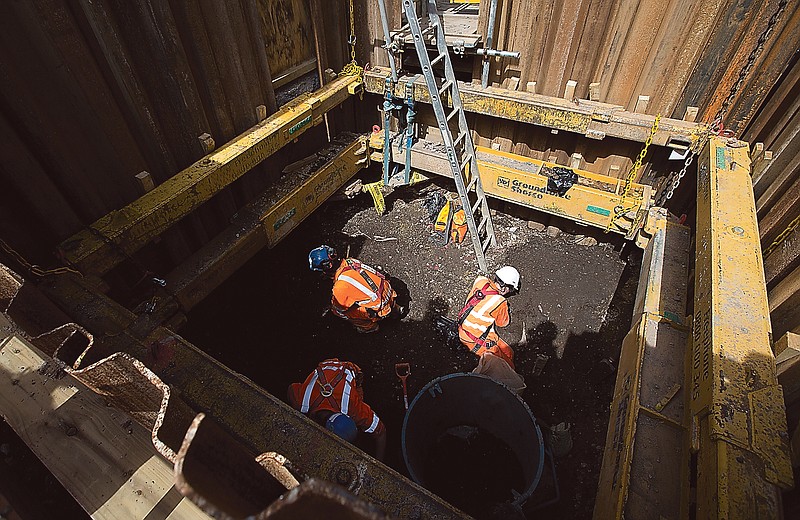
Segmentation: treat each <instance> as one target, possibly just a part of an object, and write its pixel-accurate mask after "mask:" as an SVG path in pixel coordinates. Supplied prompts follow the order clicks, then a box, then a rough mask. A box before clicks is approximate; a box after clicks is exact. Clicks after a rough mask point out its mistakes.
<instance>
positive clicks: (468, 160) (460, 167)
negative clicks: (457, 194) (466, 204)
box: [458, 154, 472, 191]
mask: <svg viewBox="0 0 800 520" xmlns="http://www.w3.org/2000/svg"><path fill="white" fill-rule="evenodd" d="M471 160H472V155H470V154H467V156H466V158H464V162H463V163H461V166H459V168H458V171H462V172H463V171H464V166H466V165H468V164H469V162H470V161H471ZM467 191H469V188H467Z"/></svg>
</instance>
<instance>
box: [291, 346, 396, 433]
mask: <svg viewBox="0 0 800 520" xmlns="http://www.w3.org/2000/svg"><path fill="white" fill-rule="evenodd" d="M360 381H361V369H360V368H359V367H358V365H356V364H355V363H350V362H347V361H339V360H338V359H328V360H325V361H323V362H322V363H320V364H319V365H318V366H317V369H316V370H314V371H313V372H311V374H309V376H308V377H307V378H306V380H305V382H303V383H293V384H292V385H290V386H289V391H288V397H289V404H291V405H292V407H293V408H295V409H296V410H299V411H300V412H302V413H304V414H306V415H310V416H313V415H314V414H316V413H317V412H319V411H322V410H328V411H331V412H333V413H336V412H342V413H343V414H345V415H348V416H350V418H351V419H353V421H355V423H356V426H358V428H359V429H360V430H361V431H363V432H364V433H378V434H379V433H381V432H382V431H383V430H384V426H383V423H382V422H381V420H380V419H379V418H378V415H377V414H376V413H375V412H374V411H372V408H370V407H369V405H368V404H367V403H365V402H364V390H363V389H362V388H361V384H360Z"/></svg>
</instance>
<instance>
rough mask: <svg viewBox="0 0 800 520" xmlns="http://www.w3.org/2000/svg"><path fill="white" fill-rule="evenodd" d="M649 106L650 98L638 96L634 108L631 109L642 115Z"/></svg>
mask: <svg viewBox="0 0 800 520" xmlns="http://www.w3.org/2000/svg"><path fill="white" fill-rule="evenodd" d="M649 104H650V96H639V98H638V99H637V100H636V107H635V108H634V109H633V111H634V112H637V113H639V114H644V113H645V112H647V105H649Z"/></svg>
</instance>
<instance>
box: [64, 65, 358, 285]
mask: <svg viewBox="0 0 800 520" xmlns="http://www.w3.org/2000/svg"><path fill="white" fill-rule="evenodd" d="M359 82H360V80H359V79H358V78H357V77H353V76H342V77H339V78H337V79H335V80H333V81H332V82H330V83H328V84H327V85H325V86H324V87H322V88H321V89H319V90H317V91H316V92H313V93H308V94H303V95H301V96H299V97H298V98H296V99H294V100H293V101H291V102H290V103H288V104H287V105H284V106H283V107H282V108H281V110H279V111H278V112H276V113H275V114H273V115H272V116H270V117H269V118H267V119H265V120H264V121H262V122H261V123H259V124H257V125H256V126H254V127H253V128H251V129H250V130H248V131H247V132H245V133H243V134H241V135H240V136H238V137H237V138H235V139H234V140H233V141H231V142H229V143H228V144H226V145H225V146H223V147H221V148H219V149H218V150H216V151H214V152H213V153H211V154H209V155H206V156H205V157H203V158H202V159H200V160H199V161H197V162H196V163H194V164H193V165H191V166H189V167H188V168H186V169H185V170H183V171H181V172H179V173H177V174H176V175H175V176H173V177H172V178H170V179H169V180H167V181H165V182H164V183H162V184H160V185H159V186H156V187H155V188H154V189H153V190H152V191H150V192H148V193H147V194H145V195H143V196H142V197H141V198H139V199H138V200H136V201H134V202H132V203H131V204H128V205H127V206H125V207H124V208H122V209H120V210H117V211H112V212H111V213H109V214H108V215H106V216H104V217H102V218H100V219H99V220H98V221H96V222H95V223H94V224H92V225H91V226H90V227H89V229H85V230H83V231H81V232H79V233H77V234H76V235H74V236H72V237H71V238H69V239H67V240H65V241H64V242H63V243H62V244H61V246H60V249H61V251H62V253H63V255H64V258H65V259H66V260H67V261H69V262H70V263H72V264H73V265H75V266H77V267H78V269H80V270H81V271H82V272H84V273H87V274H88V273H91V274H97V275H102V274H104V273H107V272H108V271H109V270H110V269H112V268H113V267H114V266H116V265H117V264H119V263H120V262H122V261H124V260H125V259H126V256H127V255H131V254H133V253H134V252H136V251H138V250H139V249H140V248H142V247H143V246H144V245H145V244H146V243H147V242H149V241H150V240H151V239H153V238H154V237H156V236H158V235H159V234H161V233H163V232H164V231H165V230H166V229H168V228H169V227H170V226H172V225H173V224H175V223H176V222H178V221H179V220H181V219H182V218H184V217H185V216H186V215H188V214H189V213H191V212H192V211H194V210H195V209H196V208H197V207H198V206H200V205H201V204H203V203H204V202H206V201H207V200H209V199H210V198H211V197H213V196H214V195H215V194H216V193H218V192H219V191H220V190H222V189H223V188H225V187H226V186H228V185H229V184H231V183H232V182H233V181H235V180H236V179H238V178H239V177H241V176H242V175H244V174H245V173H246V172H248V171H249V170H251V169H252V168H254V167H255V166H256V165H257V164H258V163H260V162H261V161H263V160H264V159H266V158H267V157H269V156H270V155H272V154H273V153H275V152H276V151H278V150H279V149H280V148H282V147H283V146H285V145H286V144H287V143H289V142H291V141H293V140H294V139H297V137H299V136H300V135H302V134H303V132H305V131H306V130H308V129H309V128H311V127H312V126H315V125H317V124H319V123H320V122H322V116H323V115H324V114H325V113H326V112H328V111H330V110H331V109H333V108H334V107H336V106H338V105H339V104H341V103H342V102H343V101H344V100H346V99H347V98H348V97H349V96H350V95H352V93H353V92H355V91H356V89H357V87H358V85H359Z"/></svg>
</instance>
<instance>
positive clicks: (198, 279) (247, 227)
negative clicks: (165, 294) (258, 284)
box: [166, 136, 369, 312]
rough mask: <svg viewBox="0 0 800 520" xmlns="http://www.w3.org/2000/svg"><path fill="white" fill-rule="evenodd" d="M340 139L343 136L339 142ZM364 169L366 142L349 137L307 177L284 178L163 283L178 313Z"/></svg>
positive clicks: (285, 233)
mask: <svg viewBox="0 0 800 520" xmlns="http://www.w3.org/2000/svg"><path fill="white" fill-rule="evenodd" d="M342 137H345V136H342ZM368 165H369V156H368V154H367V144H366V137H365V136H360V137H355V136H353V140H352V142H351V143H350V144H348V145H347V146H345V147H344V148H342V149H341V150H340V151H339V152H338V153H337V154H336V155H335V156H334V157H333V158H332V159H331V160H330V161H328V162H327V163H325V164H324V165H323V166H322V167H321V168H319V169H318V170H316V171H315V172H313V173H311V175H310V176H308V177H305V176H303V177H301V176H299V175H287V176H285V177H284V178H283V179H281V180H280V181H279V183H278V185H277V186H275V187H273V188H272V189H270V190H269V192H268V193H267V194H265V195H264V196H262V197H261V198H259V199H258V200H256V201H254V202H253V203H251V204H249V205H247V206H246V207H245V208H243V209H242V210H241V211H239V216H238V218H237V219H236V220H235V221H234V222H232V223H231V225H230V226H228V228H227V229H225V230H224V231H223V232H221V233H220V234H219V235H217V236H216V237H214V238H213V239H212V240H211V241H210V242H209V243H208V244H206V245H204V246H203V247H202V248H201V249H200V250H199V251H197V252H196V253H195V254H193V255H192V256H191V257H190V258H189V259H188V260H186V261H185V262H183V263H182V264H181V265H180V266H179V267H177V268H176V269H175V270H174V271H173V272H172V273H170V274H169V275H168V276H167V277H166V280H167V284H168V286H169V287H170V288H171V292H172V294H173V296H174V298H175V299H176V300H177V302H178V304H179V305H180V309H181V310H183V311H184V312H186V311H189V310H190V309H191V308H193V307H194V306H195V305H197V304H198V303H200V301H202V300H203V298H205V297H206V296H207V295H208V294H210V293H211V291H213V290H214V289H216V288H217V287H219V286H220V285H221V284H222V283H223V282H224V281H225V280H227V279H228V277H230V276H231V275H232V274H233V273H235V272H236V271H237V270H238V269H239V268H240V267H241V266H242V265H244V264H245V262H247V261H248V260H250V258H252V257H253V255H255V254H256V253H257V252H258V251H260V250H261V249H262V248H263V247H264V246H267V247H270V248H272V247H275V245H276V244H277V243H278V242H279V241H281V240H282V239H283V238H285V237H286V236H287V235H288V234H289V232H290V231H292V230H293V229H294V228H296V227H297V226H298V225H299V224H300V223H301V222H302V221H303V220H304V219H305V218H306V217H308V216H309V215H310V214H311V213H312V212H313V211H315V210H316V209H317V208H319V207H320V206H321V205H322V203H324V202H325V201H326V200H327V199H328V198H329V197H330V196H331V195H333V194H334V193H336V191H337V190H338V189H339V188H341V187H342V186H344V185H345V183H347V181H348V180H350V179H351V178H352V177H353V176H354V175H355V174H356V173H357V172H359V171H360V170H361V169H362V168H366V167H367V166H368Z"/></svg>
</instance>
